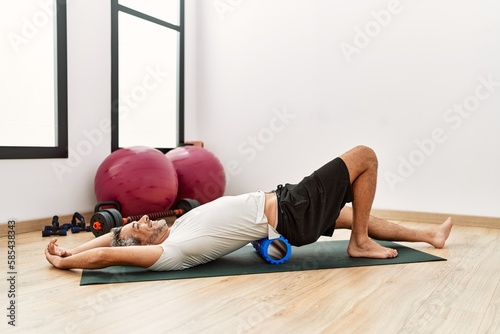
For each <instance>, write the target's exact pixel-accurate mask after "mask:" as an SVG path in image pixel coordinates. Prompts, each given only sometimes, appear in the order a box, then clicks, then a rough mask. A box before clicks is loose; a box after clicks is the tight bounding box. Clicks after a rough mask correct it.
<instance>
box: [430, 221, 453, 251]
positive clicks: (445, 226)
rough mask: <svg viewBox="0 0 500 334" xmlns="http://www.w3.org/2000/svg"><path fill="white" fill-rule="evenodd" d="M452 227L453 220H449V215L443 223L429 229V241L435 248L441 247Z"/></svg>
mask: <svg viewBox="0 0 500 334" xmlns="http://www.w3.org/2000/svg"><path fill="white" fill-rule="evenodd" d="M452 227H453V221H452V220H451V217H448V219H446V221H445V222H444V223H442V224H441V225H438V226H437V227H434V228H432V229H431V235H432V238H431V240H430V241H429V243H430V244H431V245H432V246H434V247H436V248H443V247H444V244H445V243H446V239H448V237H449V236H450V231H451V228H452Z"/></svg>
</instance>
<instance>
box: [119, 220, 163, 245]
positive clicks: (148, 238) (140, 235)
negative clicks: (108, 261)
mask: <svg viewBox="0 0 500 334" xmlns="http://www.w3.org/2000/svg"><path fill="white" fill-rule="evenodd" d="M167 232H168V226H167V223H166V222H165V220H164V219H161V220H149V217H148V216H142V218H141V219H139V220H138V221H136V222H131V223H128V224H127V225H125V226H123V228H122V230H121V233H120V238H126V237H135V238H137V239H139V240H140V241H141V245H158V244H160V243H162V242H163V241H164V240H165V235H166V233H167Z"/></svg>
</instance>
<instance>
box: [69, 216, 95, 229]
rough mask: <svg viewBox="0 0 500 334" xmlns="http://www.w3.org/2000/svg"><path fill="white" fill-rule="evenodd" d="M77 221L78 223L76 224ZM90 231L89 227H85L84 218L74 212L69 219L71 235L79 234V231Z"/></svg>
mask: <svg viewBox="0 0 500 334" xmlns="http://www.w3.org/2000/svg"><path fill="white" fill-rule="evenodd" d="M77 220H78V221H80V222H77ZM90 230H91V229H90V226H86V225H85V218H84V217H83V216H82V215H81V214H79V213H78V212H75V213H74V214H73V217H72V218H71V233H79V232H80V231H86V232H90Z"/></svg>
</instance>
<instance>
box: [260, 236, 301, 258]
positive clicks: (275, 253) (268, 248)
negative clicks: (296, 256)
mask: <svg viewBox="0 0 500 334" xmlns="http://www.w3.org/2000/svg"><path fill="white" fill-rule="evenodd" d="M252 246H253V248H255V250H256V251H257V252H258V253H259V255H260V256H262V258H263V259H264V260H266V261H267V262H269V263H271V264H282V263H284V262H285V261H286V260H288V259H289V258H290V256H291V255H292V246H291V245H290V243H289V242H288V240H286V239H285V238H284V237H283V236H280V237H279V238H275V239H268V238H264V239H260V240H258V241H253V242H252ZM270 253H271V254H270Z"/></svg>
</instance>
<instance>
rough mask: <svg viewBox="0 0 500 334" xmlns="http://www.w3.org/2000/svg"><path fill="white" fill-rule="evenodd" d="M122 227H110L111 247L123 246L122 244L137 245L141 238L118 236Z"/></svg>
mask: <svg viewBox="0 0 500 334" xmlns="http://www.w3.org/2000/svg"><path fill="white" fill-rule="evenodd" d="M122 227H123V226H120V227H114V228H112V229H111V246H112V247H123V246H138V245H140V244H141V240H139V239H138V238H134V237H127V238H120V232H121V231H122Z"/></svg>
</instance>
